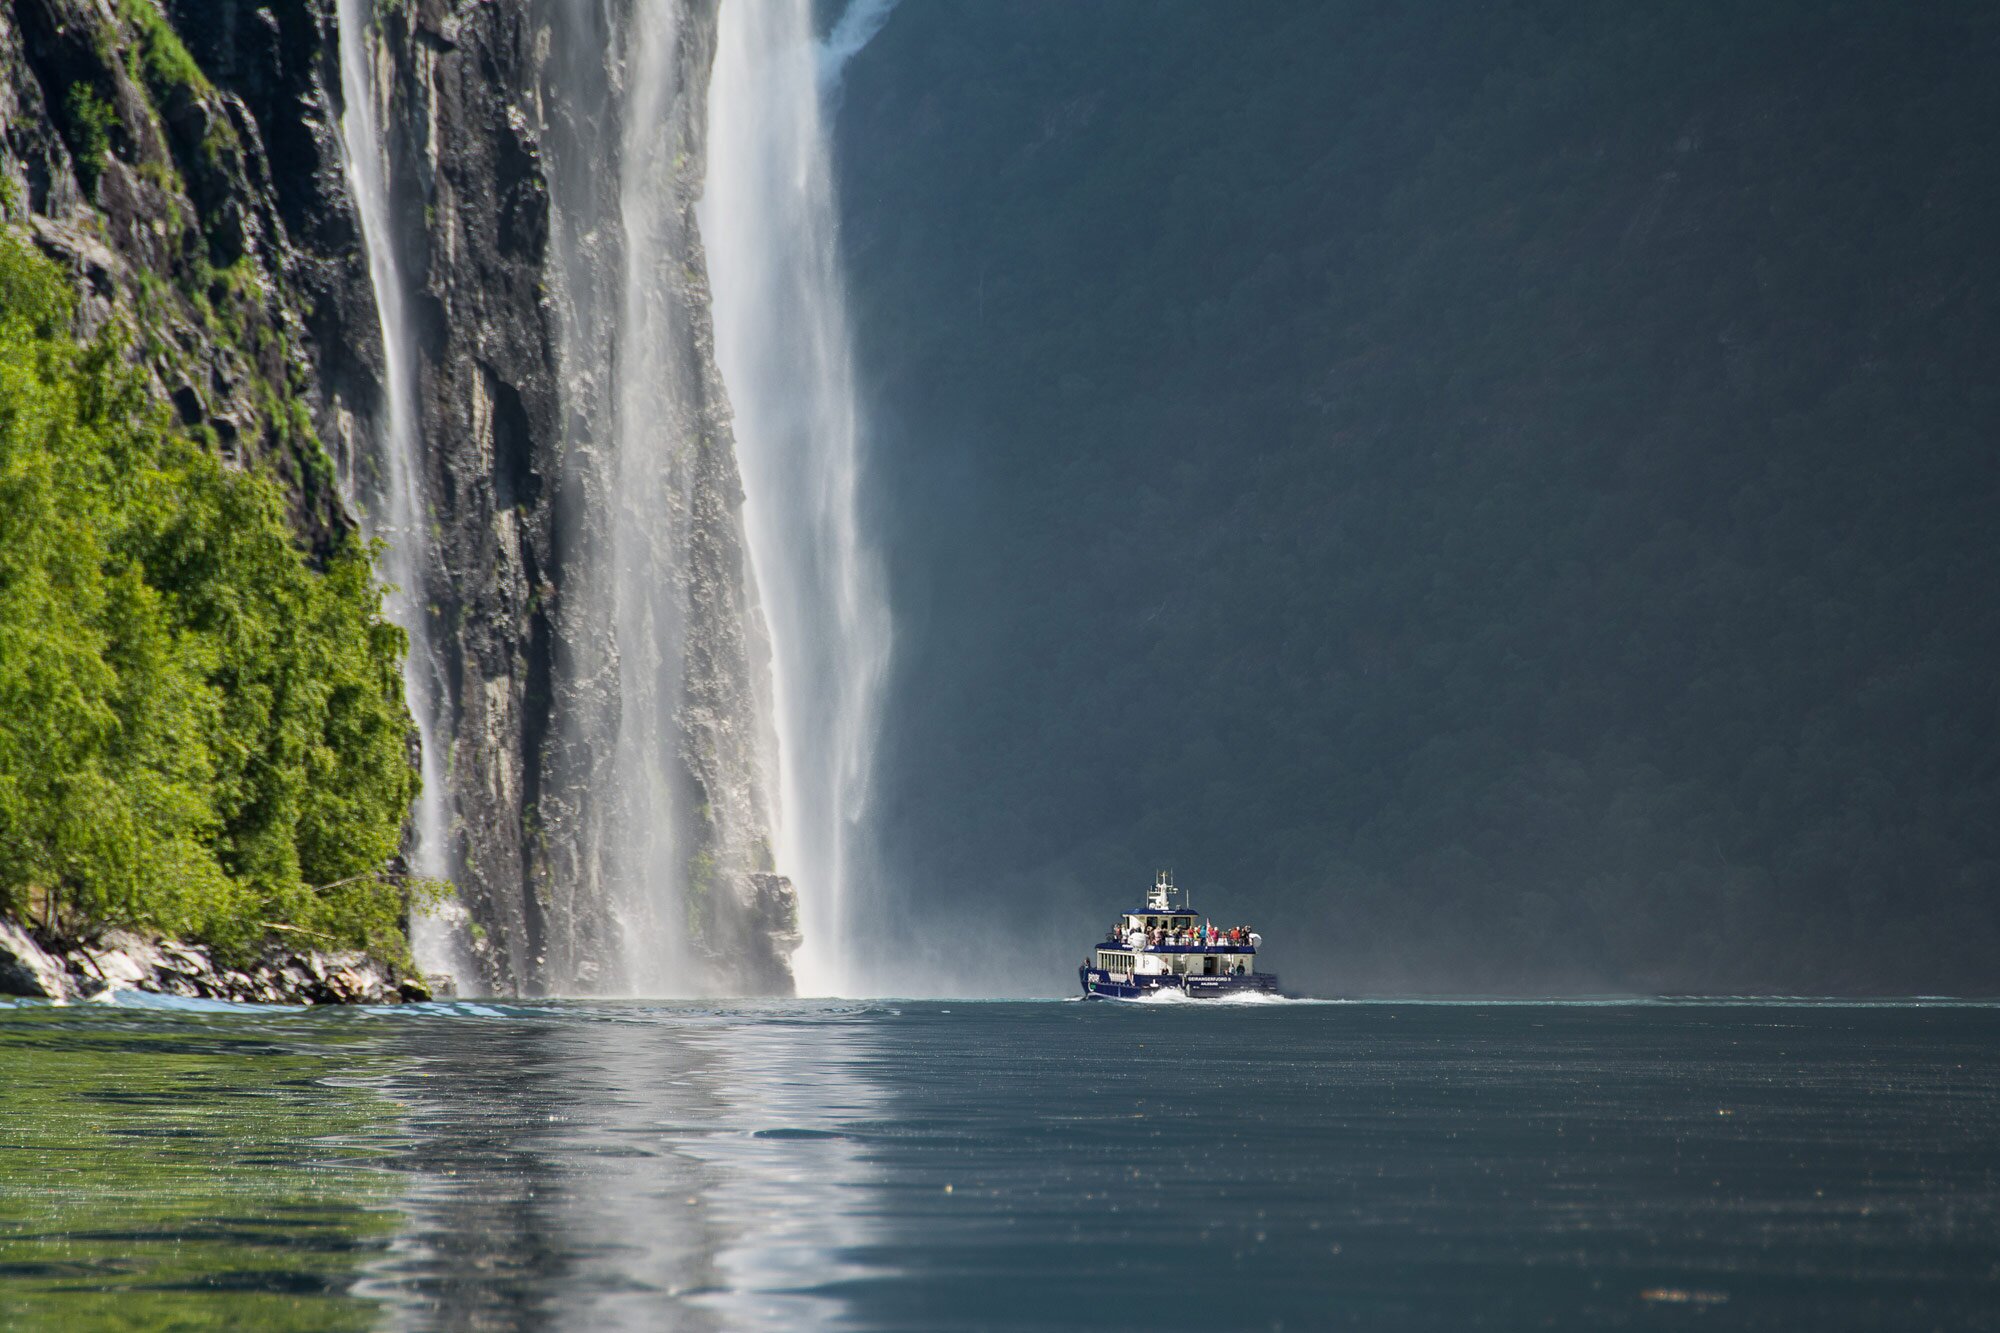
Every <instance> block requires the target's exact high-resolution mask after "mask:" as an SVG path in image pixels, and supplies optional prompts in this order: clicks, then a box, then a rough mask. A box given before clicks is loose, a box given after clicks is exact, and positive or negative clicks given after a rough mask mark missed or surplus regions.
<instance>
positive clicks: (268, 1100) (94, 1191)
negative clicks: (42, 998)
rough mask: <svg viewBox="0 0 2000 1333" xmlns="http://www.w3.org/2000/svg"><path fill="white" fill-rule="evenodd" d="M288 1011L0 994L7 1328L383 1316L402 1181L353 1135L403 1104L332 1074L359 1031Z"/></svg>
mask: <svg viewBox="0 0 2000 1333" xmlns="http://www.w3.org/2000/svg"><path fill="white" fill-rule="evenodd" d="M288 1026H290V1025H287V1024H282V1023H278V1024H274V1023H270V1022H268V1021H266V1020H264V1019H261V1018H260V1017H258V1016H256V1015H255V1014H246V1013H237V1014H231V1015H228V1016H226V1017H220V1018H218V1017H214V1016H210V1015H204V1014H201V1013H175V1014H157V1013H144V1012H137V1013H135V1012H129V1011H121V1010H116V1009H109V1008H100V1007H97V1006H90V1007H86V1008H79V1009H56V1008H48V1007H26V1006H20V1007H0V1328H10V1329H11V1328H22V1329H29V1328H33V1329H42V1328H89V1329H159V1328H177V1329H209V1328H213V1329H236V1328H258V1329H269V1330H284V1329H360V1328H368V1327H372V1326H373V1325H374V1324H375V1322H376V1320H377V1311H376V1310H375V1308H374V1306H373V1305H372V1304H370V1303H369V1302H366V1301H362V1300H358V1299H355V1298H354V1297H353V1296H351V1295H350V1294H349V1292H348V1288H349V1287H350V1286H351V1285H352V1280H353V1275H354V1272H355V1270H356V1268H357V1266H358V1265H359V1264H360V1263H361V1262H364V1261H365V1259H366V1257H367V1256H368V1255H370V1254H371V1253H372V1252H375V1251H377V1250H378V1249H379V1247H381V1246H382V1245H384V1244H386V1243H387V1240H388V1237H389V1235H390V1233H391V1232H392V1231H393V1230H394V1229H395V1227H396V1225H397V1216H396V1213H395V1211H394V1207H393V1205H394V1196H395V1192H396V1182H395V1181H394V1180H393V1179H392V1178H390V1177H388V1176H386V1175H385V1174H384V1173H382V1172H380V1171H378V1170H373V1169H371V1167H370V1165H369V1163H368V1161H367V1158H366V1155H365V1150H357V1149H356V1147H355V1146H354V1145H353V1142H352V1141H353V1139H354V1138H355V1136H357V1135H362V1134H365V1133H367V1132H369V1131H370V1129H371V1128H372V1127H374V1126H377V1125H380V1124H382V1123H384V1122H385V1121H388V1120H391V1119H392V1118H393V1116H394V1108H393V1107H392V1106H390V1105H389V1104H388V1103H387V1102H385V1101H384V1100H383V1099H382V1098H381V1097H380V1096H378V1095H376V1094H374V1093H371V1092H369V1091H367V1090H366V1089H364V1088H361V1087H354V1086H339V1085H337V1084H336V1083H334V1082H333V1081H332V1078H333V1076H334V1075H336V1074H343V1073H349V1072H352V1071H353V1070H354V1069H355V1067H356V1065H357V1063H365V1062H366V1056H365V1054H363V1053H361V1052H359V1051H358V1050H357V1049H355V1048H356V1043H355V1041H354V1040H353V1037H352V1035H351V1034H350V1033H348V1032H346V1031H343V1030H342V1029H341V1028H340V1026H339V1025H333V1026H329V1027H321V1028H319V1029H317V1030H315V1031H313V1032H311V1033H309V1034H308V1033H300V1032H297V1031H296V1030H294V1031H289V1032H288V1031H287V1030H286V1028H287V1027H288ZM300 1037H305V1038H306V1040H304V1041H301V1040H299V1038H300Z"/></svg>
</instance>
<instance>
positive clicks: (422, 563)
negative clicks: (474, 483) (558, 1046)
mask: <svg viewBox="0 0 2000 1333" xmlns="http://www.w3.org/2000/svg"><path fill="white" fill-rule="evenodd" d="M371 4H372V0H339V9H338V14H337V18H338V22H339V27H340V91H341V99H342V102H343V104H344V107H345V109H344V111H343V112H342V115H341V122H340V143H341V148H342V152H343V155H344V157H345V161H346V167H347V183H348V188H349V190H350V191H351V192H352V194H353V197H354V205H355V211H356V212H357V213H358V214H359V216H360V222H361V235H362V242H363V245H364V247H365V249H366V252H367V257H368V276H369V280H370V284H371V286H372V287H373V288H374V293H375V313H376V319H377V323H378V325H379V327H380V330H381V337H382V396H383V401H382V404H381V407H380V410H379V412H378V413H377V418H376V420H375V422H374V423H373V425H374V427H375V431H376V435H375V439H374V441H373V443H374V445H375V456H374V458H373V460H372V462H373V463H374V466H373V467H372V468H371V469H369V473H370V474H371V475H368V476H366V477H365V479H363V478H361V477H352V476H351V477H349V478H348V479H347V482H348V487H347V489H348V499H349V502H350V504H351V505H352V507H353V508H354V509H355V511H356V512H357V513H359V514H360V515H361V517H362V524H363V529H364V531H366V532H367V534H368V535H369V536H370V537H373V538H379V539H381V540H382V542H383V543H384V546H385V549H384V552H383V556H382V563H381V570H380V573H381V575H382V577H383V579H384V581H385V582H387V583H388V585H389V593H388V596H387V598H386V599H385V610H386V612H387V614H388V616H389V619H390V620H392V621H394V622H395V623H396V624H397V625H399V626H400V627H401V628H402V629H403V631H404V632H405V633H406V634H408V635H409V640H410V650H409V654H408V656H407V657H405V658H404V660H403V684H404V689H405V691H406V693H407V696H408V699H409V707H410V713H411V715H412V716H413V717H414V718H415V720H416V725H417V732H418V735H419V737H420V738H421V744H422V751H423V753H422V758H421V760H420V775H421V777H422V779H423V792H422V794H421V795H420V796H419V797H418V798H417V806H416V810H415V811H414V820H413V822H414V826H415V827H414V837H413V844H412V846H411V848H410V852H409V857H410V868H411V870H412V871H413V872H414V873H416V874H418V875H421V876H423V877H425V878H428V879H447V878H449V877H450V874H451V868H450V853H449V843H448V841H447V839H448V836H449V818H450V817H449V809H450V806H449V802H448V800H447V797H446V792H445V774H444V768H443V765H442V764H441V763H440V762H439V754H438V748H439V747H438V745H437V743H436V738H437V735H438V731H439V728H438V720H439V713H438V709H439V705H440V703H441V701H442V699H443V697H444V691H443V688H442V684H443V682H442V676H441V673H440V672H439V669H438V658H437V653H436V650H435V646H434V645H433V643H432V642H431V633H430V617H429V616H428V615H427V614H426V613H425V598H424V575H425V570H426V568H427V567H428V564H429V551H428V540H429V528H428V524H427V522H426V507H425V502H424V481H423V475H424V474H423V468H422V465H421V462H420V451H421V449H422V447H423V441H422V438H421V432H420V431H419V429H418V425H417V419H418V418H417V400H416V384H415V377H416V362H415V360H414V357H413V354H412V342H411V337H410V325H409V321H408V319H407V316H406V312H405V308H404V307H405V296H406V292H405V289H404V286H403V276H402V272H401V267H400V265H399V264H398V262H397V259H396V247H395V244H394V241H393V239H392V237H391V232H390V217H391V212H390V206H389V189H388V183H387V179H386V173H385V170H384V160H383V154H382V143H383V140H382V130H381V125H382V121H383V119H384V115H383V106H382V104H381V103H380V102H378V99H383V101H386V99H387V97H388V95H389V92H390V89H389V88H388V86H387V84H386V83H385V82H382V81H378V80H377V79H376V78H375V77H374V74H373V62H372V61H371V59H370V55H369V51H370V46H369V41H368V32H369V21H368V13H369V9H370V6H371ZM456 936H457V932H456V930H455V929H454V928H453V927H452V926H451V925H449V924H448V923H447V921H446V920H445V919H442V918H439V917H431V916H424V915H416V916H413V918H412V919H411V922H410V947H411V950H412V952H413V953H414V954H415V956H416V960H417V964H418V966H419V967H421V968H423V969H424V970H425V971H427V972H434V973H436V972H442V973H445V974H447V975H450V976H453V977H454V978H457V977H463V976H467V975H469V974H470V973H469V969H468V968H467V966H466V963H465V961H464V959H463V958H462V957H461V956H460V951H459V949H458V947H457V938H456Z"/></svg>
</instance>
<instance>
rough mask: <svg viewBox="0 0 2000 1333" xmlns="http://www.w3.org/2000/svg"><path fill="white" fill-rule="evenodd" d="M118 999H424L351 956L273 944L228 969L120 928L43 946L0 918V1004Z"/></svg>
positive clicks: (400, 976)
mask: <svg viewBox="0 0 2000 1333" xmlns="http://www.w3.org/2000/svg"><path fill="white" fill-rule="evenodd" d="M119 990H136V991H147V992H151V993H153V994H157V995H178V996H181V997H183V998H186V999H204V1000H237V1001H245V1002H250V1003H257V1004H399V1003H403V1002H406V1001H416V1000H428V999H430V998H431V994H432V991H431V987H430V985H429V984H428V983H426V982H425V980H424V979H423V978H421V977H418V976H415V975H413V974H411V973H408V972H405V971H403V970H402V969H400V968H396V967H392V966H391V965H389V964H387V963H385V962H383V961H382V960H381V959H378V958H371V957H369V956H368V955H366V954H363V953H360V952H357V951H352V950H336V951H329V952H322V951H320V950H318V949H306V950H294V949H287V948H285V947H283V946H282V945H276V944H272V945H267V946H266V947H265V949H264V952H263V953H262V954H261V955H259V957H258V958H257V960H256V961H255V962H254V963H250V964H248V965H246V966H244V967H241V968H232V967H225V966H223V965H222V964H220V963H218V962H216V961H215V959H214V957H213V956H212V955H211V954H210V952H209V950H208V948H207V947H206V946H204V945H199V944H183V943H181V942H179V941H177V940H167V939H160V938H158V937H149V936H146V935H141V934H139V933H137V932H135V931H130V930H122V929H114V930H107V931H104V932H102V933H101V934H99V935H98V936H96V937H95V938H93V939H89V940H60V941H53V940H44V939H43V938H41V937H39V936H37V935H35V934H33V933H31V932H30V931H28V930H27V929H26V928H24V927H23V926H21V925H20V924H19V923H18V922H13V921H8V920H6V919H4V918H0V995H11V996H20V997H25V998H29V999H44V1000H53V1001H55V1002H57V1003H63V1002H67V1001H71V1000H95V999H101V998H103V997H105V996H106V995H109V994H111V993H113V992H115V991H119Z"/></svg>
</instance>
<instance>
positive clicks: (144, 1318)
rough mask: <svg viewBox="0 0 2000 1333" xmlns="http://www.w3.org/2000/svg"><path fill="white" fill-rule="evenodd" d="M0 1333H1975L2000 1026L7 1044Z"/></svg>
mask: <svg viewBox="0 0 2000 1333" xmlns="http://www.w3.org/2000/svg"><path fill="white" fill-rule="evenodd" d="M0 1069H3V1070H4V1071H5V1073H6V1104H7V1107H8V1110H9V1114H8V1116H7V1118H6V1122H5V1127H4V1128H0V1145H4V1147H5V1148H6V1149H7V1151H5V1152H4V1153H0V1325H4V1326H7V1327H23V1328H56V1329H62V1328H106V1327H111V1328H118V1327H126V1328H156V1327H176V1328H250V1327H254V1328H261V1329H286V1328H299V1329H305V1328H311V1329H327V1328H356V1329H359V1328H376V1327H382V1328H417V1329H427V1328H494V1329H511V1328H524V1329H528V1328H532V1329H540V1328H592V1329H596V1328H675V1329H716V1330H728V1329H805V1328H856V1329H909V1330H920V1329H921V1330H935V1329H988V1328H991V1329H1044V1328H1075V1327H1082V1326H1086V1325H1098V1324H1111V1325H1121V1326H1125V1325H1129V1326H1132V1327H1146V1328H1185V1329H1196V1328H1200V1329H1214V1328H1231V1329H1251V1328H1256V1329H1265V1328H1285V1329H1316V1328H1366V1329H1385V1328H1387V1329H1404V1328H1412V1329H1462V1328H1468V1327H1494V1328H1516V1327H1529V1326H1533V1327H1554V1328H1576V1329H1585V1328H1591V1329H1595V1328H1608V1327H1631V1328H1673V1327H1683V1326H1694V1325H1697V1324H1698V1325H1699V1326H1701V1327H1705V1328H1834V1327H1839V1328H1891V1329H1894V1328H1913V1329H1914V1328H1924V1329H1928V1328H1933V1327H1954V1328H1963V1327H1971V1326H1974V1325H1976V1324H1978V1323H1979V1322H1981V1321H1982V1320H1985V1319H1990V1317H1991V1315H1992V1312H1993V1310H1994V1309H1995V1308H1996V1302H2000V1269H1996V1267H1995V1263H1994V1258H1993V1256H1994V1255H1995V1254H1996V1253H2000V1009H1995V1008H1991V1007H1980V1006H1962V1005H1897V1006H1876V1007H1868V1006H1849V1005H1807V1004H1775V1003H1760V1004H1744V1005H1717V1004H1707V1003H1702V1004H1695V1003H1688V1004H1609V1005H1560V1004H1441V1005H1425V1004H1391V1003H1383V1004H1275V1005H1256V1006H1248V1005H1246V1006H1214V1005H1205V1004H1204V1005H1187V1004H1182V1005H1157V1006H1156V1005H1108V1004H1107V1005H1089V1004H1081V1003H1063V1002H1040V1003H967V1002H943V1003H930V1002H925V1003H914V1002H913V1003H875V1004H860V1003H837V1002H817V1003H807V1002H764V1003H749V1004H742V1005H737V1006H732V1007H716V1006H712V1005H709V1006H698V1005H687V1004H675V1005H660V1004H645V1003H637V1002H633V1003H621V1004H610V1003H593V1004H588V1005H585V1004H553V1005H545V1006H537V1007H531V1008H530V1007H513V1006H508V1007H502V1006H497V1005H495V1006H488V1005H478V1004H470V1003H460V1004H453V1005H436V1006H424V1007H417V1008H411V1009H405V1010H396V1011H323V1010H316V1011H273V1010H266V1011H258V1010H244V1009H231V1010H228V1011H213V1012H210V1011H190V1010H185V1009H173V1010H160V1009H152V1010H146V1009H131V1008H124V1007H115V1006H79V1007H72V1008H50V1007H39V1006H26V1005H23V1006H17V1007H13V1008H7V1009H0Z"/></svg>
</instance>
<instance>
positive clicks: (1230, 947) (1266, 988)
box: [1077, 870, 1278, 1000]
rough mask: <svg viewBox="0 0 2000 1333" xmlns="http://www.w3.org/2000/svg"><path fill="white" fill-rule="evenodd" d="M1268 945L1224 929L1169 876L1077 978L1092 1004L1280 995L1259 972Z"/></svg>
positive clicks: (1245, 931)
mask: <svg viewBox="0 0 2000 1333" xmlns="http://www.w3.org/2000/svg"><path fill="white" fill-rule="evenodd" d="M1177 900H1178V901H1177ZM1263 942H1264V941H1263V938H1262V937H1261V936H1259V935H1257V934H1255V933H1253V932H1252V931H1251V930H1250V928H1249V927H1247V926H1220V927H1219V926H1217V925H1215V924H1214V923H1213V922H1212V921H1210V920H1208V919H1207V918H1205V917H1200V916H1197V915H1195V911H1194V908H1193V907H1191V906H1189V904H1188V901H1187V894H1186V893H1185V892H1183V891H1181V890H1179V889H1176V888H1175V887H1174V877H1173V875H1172V874H1171V873H1169V872H1167V871H1165V870H1162V871H1161V872H1160V873H1159V875H1158V876H1157V877H1155V879H1154V880H1153V888H1152V892H1150V893H1148V894H1147V895H1146V906H1145V909H1144V910H1143V911H1138V912H1127V913H1125V914H1124V915H1123V916H1121V917H1120V918H1119V919H1118V921H1117V923H1116V924H1115V925H1113V926H1112V928H1111V929H1110V931H1109V932H1107V933H1106V935H1105V937H1104V940H1103V942H1102V943H1100V944H1099V945H1098V946H1097V949H1096V951H1095V952H1094V953H1093V954H1092V956H1091V957H1089V958H1086V959H1085V960H1084V962H1083V966H1082V967H1080V968H1078V969H1077V977H1078V979H1079V980H1081V981H1082V983H1083V994H1084V998H1086V999H1095V1000H1139V999H1144V998H1145V997H1147V996H1149V995H1158V994H1161V993H1164V992H1175V993H1178V994H1181V995H1185V996H1187V997H1188V998H1190V999H1215V998H1219V997H1221V996H1225V995H1246V994H1249V995H1254V994H1266V995H1275V994H1276V993H1277V991H1278V978H1277V976H1276V975H1275V974H1273V973H1270V972H1259V971H1258V970H1257V949H1258V947H1259V946H1260V945H1262V944H1263Z"/></svg>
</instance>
